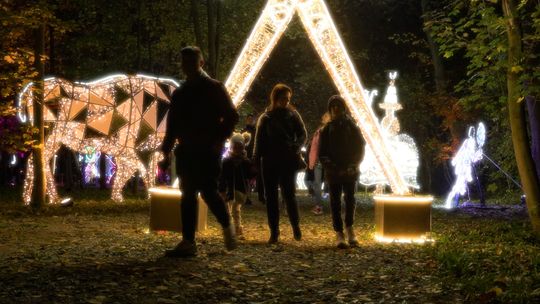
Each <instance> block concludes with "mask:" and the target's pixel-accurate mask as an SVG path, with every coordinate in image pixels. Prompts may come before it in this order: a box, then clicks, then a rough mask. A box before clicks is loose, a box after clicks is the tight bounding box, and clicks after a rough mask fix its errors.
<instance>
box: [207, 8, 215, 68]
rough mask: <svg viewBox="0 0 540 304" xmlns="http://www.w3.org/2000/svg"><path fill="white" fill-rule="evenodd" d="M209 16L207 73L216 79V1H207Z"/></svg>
mask: <svg viewBox="0 0 540 304" xmlns="http://www.w3.org/2000/svg"><path fill="white" fill-rule="evenodd" d="M206 3H207V5H206V12H207V14H208V18H207V20H208V58H207V60H206V71H207V72H208V74H210V76H211V77H216V65H215V63H216V0H207V1H206Z"/></svg>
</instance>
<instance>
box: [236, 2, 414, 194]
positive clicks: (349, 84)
mask: <svg viewBox="0 0 540 304" xmlns="http://www.w3.org/2000/svg"><path fill="white" fill-rule="evenodd" d="M295 13H298V15H299V16H300V19H301V21H302V24H303V25H304V28H305V29H306V31H307V33H308V36H309V39H310V40H311V42H312V43H313V45H314V47H315V49H316V50H317V53H318V54H319V56H320V57H321V59H322V61H323V63H324V66H325V67H326V69H327V70H328V72H329V73H330V76H331V77H332V79H333V81H334V83H335V85H336V87H337V88H338V91H339V93H340V94H341V95H342V96H343V97H344V98H345V100H346V102H347V104H348V106H349V108H350V110H351V113H352V114H353V116H354V118H355V119H356V121H357V122H358V124H359V126H360V128H361V129H362V133H363V134H364V138H365V139H366V142H367V144H368V145H370V146H371V148H372V150H373V151H374V152H375V157H376V158H377V160H378V161H379V163H380V166H381V168H382V169H383V171H384V173H385V175H386V177H387V179H388V181H389V183H390V186H391V187H392V191H393V192H394V193H397V194H405V193H408V192H409V190H408V188H407V184H406V183H405V180H404V179H403V177H402V176H401V174H400V172H399V170H398V169H397V167H396V165H395V162H394V160H393V159H392V157H391V155H390V153H389V150H388V148H387V147H388V145H387V143H386V141H385V139H384V137H383V135H382V132H381V129H380V127H379V124H378V123H377V119H376V118H375V115H374V114H373V112H372V110H371V107H370V106H369V105H368V104H367V103H366V98H365V97H364V90H363V88H362V85H361V83H360V79H359V77H358V74H357V73H356V70H355V69H354V66H353V64H352V61H351V59H350V58H349V55H348V54H347V51H346V49H345V46H344V45H343V42H342V41H341V38H340V36H339V33H338V31H337V29H336V27H335V25H334V22H333V21H332V17H331V16H330V13H329V11H328V8H327V7H326V4H325V3H324V0H268V2H267V4H266V7H265V8H264V10H263V12H262V14H261V16H260V17H259V20H258V21H257V23H256V24H255V27H254V29H253V30H252V32H251V34H250V36H249V38H248V40H247V42H246V44H245V45H244V48H243V49H242V52H241V53H240V56H239V57H238V59H237V61H236V63H235V65H234V67H233V69H232V71H231V73H230V74H229V77H228V79H227V81H226V82H225V86H226V87H227V90H228V91H229V93H230V95H231V98H232V100H233V102H234V104H235V105H236V106H238V105H239V104H240V103H241V102H242V100H243V98H244V96H245V94H246V93H247V91H248V89H249V87H250V86H251V84H252V82H253V80H254V79H255V76H256V75H257V74H258V73H259V71H260V70H261V68H262V66H263V64H264V62H265V61H266V59H267V58H268V57H269V55H270V52H271V51H272V49H273V48H274V47H275V45H276V44H277V42H278V41H279V38H280V37H281V36H282V35H283V32H284V31H285V29H287V26H288V25H289V23H290V21H291V19H292V17H293V15H294V14H295Z"/></svg>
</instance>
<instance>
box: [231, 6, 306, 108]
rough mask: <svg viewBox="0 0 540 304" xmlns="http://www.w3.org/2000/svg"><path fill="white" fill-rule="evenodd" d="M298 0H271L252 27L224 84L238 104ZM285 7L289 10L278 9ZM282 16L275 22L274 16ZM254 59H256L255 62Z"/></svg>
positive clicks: (286, 23)
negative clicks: (279, 21)
mask: <svg viewBox="0 0 540 304" xmlns="http://www.w3.org/2000/svg"><path fill="white" fill-rule="evenodd" d="M296 2H297V1H296V0H285V1H279V0H269V1H268V2H267V4H266V7H265V8H264V10H263V12H262V14H261V16H260V17H259V20H258V21H257V23H256V24H255V27H254V28H253V30H252V31H251V33H250V35H249V38H248V40H247V42H246V44H245V45H244V47H243V49H242V51H241V53H240V55H239V56H238V59H237V60H236V63H235V64H234V67H233V69H232V70H231V72H230V73H229V77H228V78H227V81H225V87H226V88H227V90H228V91H229V94H230V95H231V99H232V101H233V103H234V105H236V106H238V105H239V104H240V103H241V102H242V99H243V98H244V96H245V95H246V93H247V90H248V89H249V87H250V85H251V83H252V82H253V80H254V79H255V76H257V74H258V73H259V71H260V70H261V68H262V66H263V64H264V62H265V61H266V59H267V58H268V56H269V54H270V52H271V51H272V50H273V49H274V47H275V46H276V44H277V42H278V41H279V38H281V35H282V34H283V32H284V31H285V29H286V28H287V25H289V23H290V21H291V19H292V17H293V14H294V8H295V6H296ZM280 8H281V9H283V8H285V9H286V11H285V12H283V11H279V9H280ZM278 14H284V15H280V16H281V18H283V19H282V22H281V24H277V25H276V24H274V23H272V17H274V18H278V17H280V16H276V15H278ZM253 59H255V62H253Z"/></svg>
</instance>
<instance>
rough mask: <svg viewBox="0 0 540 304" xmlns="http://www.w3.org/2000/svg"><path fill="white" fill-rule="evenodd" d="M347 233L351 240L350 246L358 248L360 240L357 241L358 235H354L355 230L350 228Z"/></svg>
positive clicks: (346, 230)
mask: <svg viewBox="0 0 540 304" xmlns="http://www.w3.org/2000/svg"><path fill="white" fill-rule="evenodd" d="M345 232H346V233H347V239H348V240H349V246H351V247H358V240H357V239H356V235H354V229H353V227H352V226H349V227H347V228H346V229H345Z"/></svg>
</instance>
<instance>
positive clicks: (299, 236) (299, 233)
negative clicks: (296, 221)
mask: <svg viewBox="0 0 540 304" xmlns="http://www.w3.org/2000/svg"><path fill="white" fill-rule="evenodd" d="M292 228H293V235H294V239H295V240H297V241H301V240H302V231H301V230H300V226H293V227H292Z"/></svg>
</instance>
